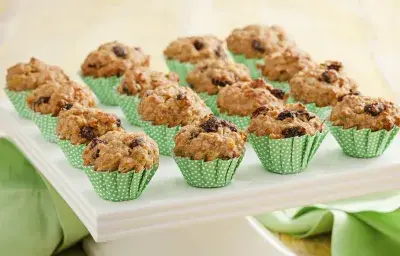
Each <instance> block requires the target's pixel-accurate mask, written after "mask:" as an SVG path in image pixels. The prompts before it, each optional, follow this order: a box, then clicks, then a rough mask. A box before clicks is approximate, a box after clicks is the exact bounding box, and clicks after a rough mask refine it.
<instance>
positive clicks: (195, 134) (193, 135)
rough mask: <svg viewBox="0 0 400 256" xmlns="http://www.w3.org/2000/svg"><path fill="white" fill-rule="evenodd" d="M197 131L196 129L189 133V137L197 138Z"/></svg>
mask: <svg viewBox="0 0 400 256" xmlns="http://www.w3.org/2000/svg"><path fill="white" fill-rule="evenodd" d="M199 134H200V133H199V132H198V131H194V132H192V133H191V134H190V139H191V140H193V139H194V138H197V136H199Z"/></svg>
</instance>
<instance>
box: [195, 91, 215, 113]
mask: <svg viewBox="0 0 400 256" xmlns="http://www.w3.org/2000/svg"><path fill="white" fill-rule="evenodd" d="M198 95H199V96H200V98H201V99H202V100H203V101H204V102H205V103H206V105H207V107H209V108H210V109H211V111H212V112H213V113H214V115H218V107H217V98H218V94H215V95H209V94H208V93H206V92H201V93H198Z"/></svg>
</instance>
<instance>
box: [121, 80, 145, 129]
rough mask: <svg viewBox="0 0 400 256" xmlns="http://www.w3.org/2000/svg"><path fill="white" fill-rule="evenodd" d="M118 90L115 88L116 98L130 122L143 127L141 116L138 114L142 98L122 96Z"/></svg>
mask: <svg viewBox="0 0 400 256" xmlns="http://www.w3.org/2000/svg"><path fill="white" fill-rule="evenodd" d="M116 89H117V88H116V87H115V88H114V93H115V97H116V98H117V103H118V106H119V107H120V108H121V109H122V112H124V115H125V117H126V119H127V120H128V122H129V123H130V124H132V125H134V126H139V127H140V126H142V125H141V119H140V116H139V114H138V112H137V108H138V105H139V102H140V98H139V97H136V96H128V95H125V94H120V93H119V92H118V91H117V90H116Z"/></svg>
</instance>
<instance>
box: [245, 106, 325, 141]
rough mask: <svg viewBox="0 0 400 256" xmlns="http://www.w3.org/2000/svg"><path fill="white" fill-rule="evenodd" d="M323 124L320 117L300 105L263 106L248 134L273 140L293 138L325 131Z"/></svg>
mask: <svg viewBox="0 0 400 256" xmlns="http://www.w3.org/2000/svg"><path fill="white" fill-rule="evenodd" d="M323 127H324V125H323V122H322V121H321V120H320V119H319V117H318V116H316V115H314V114H313V113H311V112H309V111H307V108H306V107H305V106H304V105H302V104H300V103H297V104H287V105H285V106H283V105H282V106H279V105H275V106H261V107H260V108H258V109H256V110H255V111H254V112H253V114H252V116H251V121H250V125H249V128H248V132H249V133H252V134H255V135H256V136H268V137H269V138H271V139H283V138H291V137H296V136H303V135H306V134H308V135H314V134H316V133H318V132H322V130H323Z"/></svg>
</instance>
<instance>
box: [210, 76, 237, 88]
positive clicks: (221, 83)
mask: <svg viewBox="0 0 400 256" xmlns="http://www.w3.org/2000/svg"><path fill="white" fill-rule="evenodd" d="M211 83H212V84H213V85H216V86H220V87H225V86H227V85H230V84H232V83H231V82H229V81H223V80H218V79H216V78H213V79H211Z"/></svg>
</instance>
